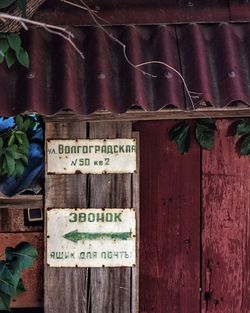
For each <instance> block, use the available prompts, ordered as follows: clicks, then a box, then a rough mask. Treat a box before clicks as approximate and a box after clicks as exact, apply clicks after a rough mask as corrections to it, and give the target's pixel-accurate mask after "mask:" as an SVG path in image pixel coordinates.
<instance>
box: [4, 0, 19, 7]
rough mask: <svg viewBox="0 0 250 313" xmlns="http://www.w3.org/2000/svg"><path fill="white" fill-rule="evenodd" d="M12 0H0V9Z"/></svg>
mask: <svg viewBox="0 0 250 313" xmlns="http://www.w3.org/2000/svg"><path fill="white" fill-rule="evenodd" d="M14 2H16V0H1V1H0V9H5V8H8V7H9V6H10V5H12V4H13V3H14Z"/></svg>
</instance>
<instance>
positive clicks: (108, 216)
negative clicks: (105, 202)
mask: <svg viewBox="0 0 250 313" xmlns="http://www.w3.org/2000/svg"><path fill="white" fill-rule="evenodd" d="M106 222H113V214H112V213H107V214H106Z"/></svg>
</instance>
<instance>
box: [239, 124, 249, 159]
mask: <svg viewBox="0 0 250 313" xmlns="http://www.w3.org/2000/svg"><path fill="white" fill-rule="evenodd" d="M236 135H238V136H240V154H241V155H249V154H250V118H248V119H245V120H242V121H241V122H240V123H239V124H238V125H237V128H236Z"/></svg>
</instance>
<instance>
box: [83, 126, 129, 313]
mask: <svg viewBox="0 0 250 313" xmlns="http://www.w3.org/2000/svg"><path fill="white" fill-rule="evenodd" d="M131 130H132V126H131V123H90V127H89V136H90V138H116V137H120V138H131V135H132V133H131ZM131 183H132V179H131V174H114V175H90V176H89V186H90V188H89V190H90V198H89V206H90V207H93V208H94V207H96V208H98V207H110V208H130V207H132V206H133V201H132V200H133V199H132V194H131V190H132V186H131ZM131 273H132V272H131V269H130V268H101V269H91V284H90V303H91V305H90V306H91V310H90V311H89V312H91V313H100V312H102V313H110V312H113V313H130V312H131Z"/></svg>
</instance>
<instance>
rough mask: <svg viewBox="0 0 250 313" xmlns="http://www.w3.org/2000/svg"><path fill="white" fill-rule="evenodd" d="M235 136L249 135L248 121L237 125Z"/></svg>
mask: <svg viewBox="0 0 250 313" xmlns="http://www.w3.org/2000/svg"><path fill="white" fill-rule="evenodd" d="M236 134H237V135H238V136H241V135H248V134H250V119H245V120H243V121H242V122H241V123H240V124H238V126H237V129H236Z"/></svg>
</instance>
